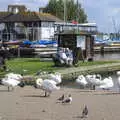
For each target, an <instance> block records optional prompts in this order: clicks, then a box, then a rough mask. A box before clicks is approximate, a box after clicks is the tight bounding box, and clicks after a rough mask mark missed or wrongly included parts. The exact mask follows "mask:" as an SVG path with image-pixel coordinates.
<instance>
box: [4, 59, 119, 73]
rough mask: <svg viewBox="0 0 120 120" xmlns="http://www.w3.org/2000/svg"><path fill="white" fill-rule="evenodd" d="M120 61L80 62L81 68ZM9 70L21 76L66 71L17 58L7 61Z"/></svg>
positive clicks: (42, 63)
mask: <svg viewBox="0 0 120 120" xmlns="http://www.w3.org/2000/svg"><path fill="white" fill-rule="evenodd" d="M116 62H120V61H93V62H84V63H83V62H82V61H80V62H79V66H91V65H102V64H107V63H116ZM6 65H7V68H8V69H10V70H11V72H14V73H19V74H24V75H26V74H35V73H37V72H38V71H49V72H53V71H55V70H58V69H64V67H54V63H53V62H52V61H48V62H47V61H45V62H41V61H40V58H15V59H11V60H7V61H6Z"/></svg>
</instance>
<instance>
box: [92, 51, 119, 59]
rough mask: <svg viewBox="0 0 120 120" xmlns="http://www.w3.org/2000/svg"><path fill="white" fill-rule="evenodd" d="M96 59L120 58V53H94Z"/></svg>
mask: <svg viewBox="0 0 120 120" xmlns="http://www.w3.org/2000/svg"><path fill="white" fill-rule="evenodd" d="M94 60H120V53H119V52H116V53H105V54H103V55H102V54H94Z"/></svg>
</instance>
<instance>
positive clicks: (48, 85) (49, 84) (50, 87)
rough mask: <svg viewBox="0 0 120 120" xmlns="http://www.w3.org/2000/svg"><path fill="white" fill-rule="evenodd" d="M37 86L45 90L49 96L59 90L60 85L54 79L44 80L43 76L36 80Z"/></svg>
mask: <svg viewBox="0 0 120 120" xmlns="http://www.w3.org/2000/svg"><path fill="white" fill-rule="evenodd" d="M35 87H36V88H40V89H42V90H44V91H45V97H46V96H49V95H50V94H51V93H52V92H53V91H56V90H59V89H60V87H59V86H56V82H55V81H53V80H49V79H45V80H42V79H41V78H39V79H37V80H36V86H35Z"/></svg>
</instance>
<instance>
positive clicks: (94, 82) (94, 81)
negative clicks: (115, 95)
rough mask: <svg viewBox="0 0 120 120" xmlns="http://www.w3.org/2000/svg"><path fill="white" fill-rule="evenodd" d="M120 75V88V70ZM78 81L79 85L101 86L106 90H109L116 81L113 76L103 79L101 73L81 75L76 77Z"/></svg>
mask: <svg viewBox="0 0 120 120" xmlns="http://www.w3.org/2000/svg"><path fill="white" fill-rule="evenodd" d="M117 76H118V82H117V83H118V86H119V88H120V71H117ZM76 83H78V84H79V85H81V86H83V87H86V86H90V87H91V89H95V87H97V88H101V89H104V90H109V89H110V88H112V87H113V86H114V82H113V79H112V77H111V76H109V77H106V78H104V79H102V77H101V75H100V74H92V75H86V76H84V75H79V76H78V77H77V79H76Z"/></svg>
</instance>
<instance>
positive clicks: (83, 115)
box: [82, 105, 88, 118]
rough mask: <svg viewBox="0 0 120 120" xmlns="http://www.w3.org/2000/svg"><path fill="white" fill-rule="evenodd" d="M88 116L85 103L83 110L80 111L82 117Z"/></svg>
mask: <svg viewBox="0 0 120 120" xmlns="http://www.w3.org/2000/svg"><path fill="white" fill-rule="evenodd" d="M87 116H88V108H87V106H86V105H85V107H84V109H83V111H82V118H85V117H87Z"/></svg>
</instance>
